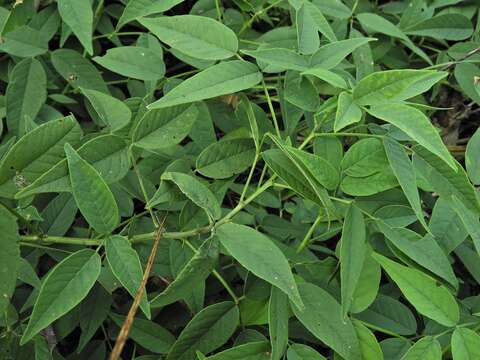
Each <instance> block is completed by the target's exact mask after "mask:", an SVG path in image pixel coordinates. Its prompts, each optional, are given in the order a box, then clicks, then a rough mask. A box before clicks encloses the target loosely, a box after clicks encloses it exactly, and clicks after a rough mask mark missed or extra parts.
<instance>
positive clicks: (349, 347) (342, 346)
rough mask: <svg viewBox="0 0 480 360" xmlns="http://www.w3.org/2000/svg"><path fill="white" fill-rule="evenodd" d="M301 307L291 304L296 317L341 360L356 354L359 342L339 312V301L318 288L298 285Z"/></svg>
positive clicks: (307, 284) (347, 320)
mask: <svg viewBox="0 0 480 360" xmlns="http://www.w3.org/2000/svg"><path fill="white" fill-rule="evenodd" d="M298 289H299V291H300V295H301V297H302V299H303V302H304V304H305V307H304V309H299V308H298V307H297V306H292V310H293V312H294V313H295V316H296V317H297V319H298V320H300V322H301V323H302V324H303V325H304V326H305V327H306V328H307V329H308V331H310V332H311V333H312V334H313V335H315V337H316V338H318V339H319V340H321V341H322V342H324V343H325V344H326V345H328V346H329V347H331V348H332V349H333V350H334V351H335V352H337V353H338V354H339V355H341V356H342V357H343V358H344V359H345V360H351V359H352V360H353V359H359V358H360V346H359V342H358V339H357V335H356V333H355V329H354V327H353V325H352V322H351V321H350V319H348V318H344V317H343V316H342V311H341V307H340V304H339V303H338V302H337V301H336V300H335V299H334V298H333V297H332V296H331V295H330V294H329V293H327V292H326V291H325V290H323V289H322V288H320V287H318V286H316V285H313V284H309V283H300V284H299V285H298Z"/></svg>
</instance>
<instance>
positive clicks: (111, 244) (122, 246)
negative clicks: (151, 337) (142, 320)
mask: <svg viewBox="0 0 480 360" xmlns="http://www.w3.org/2000/svg"><path fill="white" fill-rule="evenodd" d="M105 254H106V257H107V260H108V264H109V265H110V268H111V270H112V272H113V274H114V275H115V277H116V278H117V279H118V281H120V283H121V284H122V285H123V287H125V289H127V291H128V293H129V294H130V295H131V296H132V297H135V295H136V293H137V291H138V289H139V288H140V284H141V282H142V277H143V269H142V264H141V263H140V258H139V257H138V254H137V252H136V251H135V250H134V249H132V246H131V244H130V242H129V241H128V239H127V238H125V237H123V236H118V235H113V236H110V237H109V238H107V239H106V241H105ZM140 309H142V311H143V313H144V314H145V316H146V317H147V319H150V316H151V315H150V306H149V303H148V299H147V294H146V292H144V293H143V296H142V299H141V301H140Z"/></svg>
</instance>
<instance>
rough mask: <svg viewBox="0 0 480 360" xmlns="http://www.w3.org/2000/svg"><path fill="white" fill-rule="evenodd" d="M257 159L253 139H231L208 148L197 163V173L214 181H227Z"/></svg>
mask: <svg viewBox="0 0 480 360" xmlns="http://www.w3.org/2000/svg"><path fill="white" fill-rule="evenodd" d="M254 158H255V146H254V143H253V141H252V140H251V139H242V138H239V139H229V140H222V141H219V142H215V143H213V144H210V145H209V146H208V147H206V148H205V149H204V150H203V151H202V152H201V153H200V155H199V156H198V158H197V161H196V168H197V171H198V172H199V173H200V174H202V175H203V176H207V177H210V178H213V179H227V178H230V177H232V176H234V175H236V174H239V173H242V172H243V171H245V170H246V169H247V168H248V167H249V166H250V165H251V164H252V162H253V159H254Z"/></svg>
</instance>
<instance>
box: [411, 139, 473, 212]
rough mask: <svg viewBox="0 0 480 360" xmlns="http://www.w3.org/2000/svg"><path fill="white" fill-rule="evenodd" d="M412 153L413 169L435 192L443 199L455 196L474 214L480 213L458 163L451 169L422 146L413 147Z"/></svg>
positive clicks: (469, 185) (466, 178)
mask: <svg viewBox="0 0 480 360" xmlns="http://www.w3.org/2000/svg"><path fill="white" fill-rule="evenodd" d="M413 151H414V153H415V155H414V165H415V169H416V170H417V172H420V174H421V175H423V176H424V177H425V178H426V179H427V181H428V183H429V184H430V185H431V186H432V187H433V190H434V191H435V192H437V193H438V194H439V195H440V196H441V197H443V198H445V199H450V197H451V196H452V195H455V196H456V197H458V198H459V200H460V201H462V202H463V203H464V204H465V206H466V207H467V208H469V209H470V210H471V211H473V212H474V213H475V214H478V213H480V203H479V200H478V198H477V194H476V193H475V189H474V187H473V186H472V184H471V183H470V181H468V177H467V174H466V173H465V170H464V169H463V167H462V166H461V165H460V164H459V163H458V162H456V161H455V165H456V166H455V168H454V169H452V168H451V167H450V166H448V165H447V164H445V162H444V161H443V160H442V159H440V158H439V157H438V156H436V155H434V154H432V153H431V152H429V151H428V150H427V149H425V148H423V147H422V146H414V147H413ZM415 162H417V164H418V166H417V164H415Z"/></svg>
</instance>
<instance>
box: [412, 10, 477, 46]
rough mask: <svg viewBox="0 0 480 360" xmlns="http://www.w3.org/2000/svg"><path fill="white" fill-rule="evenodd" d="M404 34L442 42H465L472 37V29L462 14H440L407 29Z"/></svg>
mask: <svg viewBox="0 0 480 360" xmlns="http://www.w3.org/2000/svg"><path fill="white" fill-rule="evenodd" d="M405 33H407V34H409V35H418V36H430V37H433V38H435V39H442V40H465V39H467V38H469V37H470V36H471V35H472V33H473V27H472V23H471V22H470V20H469V19H468V18H467V17H466V16H464V15H462V14H442V15H437V16H434V17H432V18H430V19H425V20H423V21H420V22H418V23H416V24H415V25H413V26H410V27H408V28H407V29H405Z"/></svg>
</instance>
